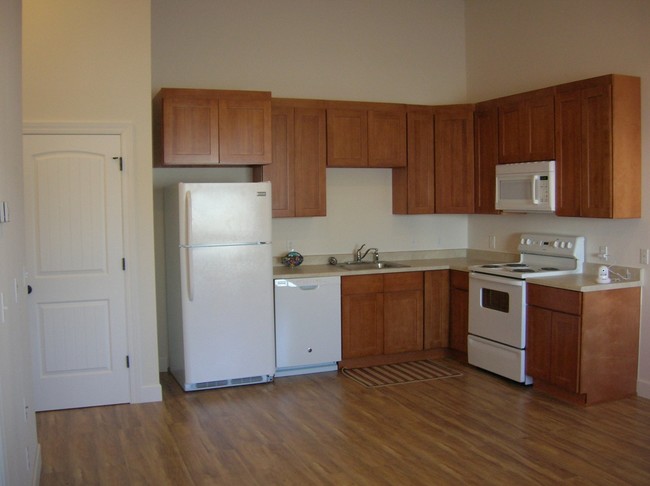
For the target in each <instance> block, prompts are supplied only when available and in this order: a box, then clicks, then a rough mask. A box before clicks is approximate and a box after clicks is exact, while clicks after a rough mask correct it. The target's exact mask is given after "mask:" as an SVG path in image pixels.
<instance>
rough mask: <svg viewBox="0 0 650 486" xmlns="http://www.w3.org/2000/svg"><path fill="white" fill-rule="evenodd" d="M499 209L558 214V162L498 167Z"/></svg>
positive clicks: (497, 206) (522, 163)
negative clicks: (556, 179) (556, 178)
mask: <svg viewBox="0 0 650 486" xmlns="http://www.w3.org/2000/svg"><path fill="white" fill-rule="evenodd" d="M495 208H496V209H500V210H502V211H511V212H522V213H523V212H538V213H552V212H555V161H554V160H545V161H541V162H521V163H517V164H499V165H497V166H496V201H495Z"/></svg>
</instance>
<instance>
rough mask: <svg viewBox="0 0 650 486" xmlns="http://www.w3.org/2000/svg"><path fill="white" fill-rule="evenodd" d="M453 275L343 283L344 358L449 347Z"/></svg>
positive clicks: (409, 274) (409, 275)
mask: <svg viewBox="0 0 650 486" xmlns="http://www.w3.org/2000/svg"><path fill="white" fill-rule="evenodd" d="M448 294H449V272H448V271H447V270H441V271H428V272H399V273H385V274H380V275H354V276H348V277H342V278H341V328H342V348H343V350H342V351H343V352H342V355H343V359H344V360H345V359H353V358H363V357H373V356H375V357H376V356H386V355H399V354H404V353H415V352H421V351H426V350H432V349H438V348H446V347H447V342H448V331H447V330H448V315H449V314H448V310H449V307H448V302H449V300H448Z"/></svg>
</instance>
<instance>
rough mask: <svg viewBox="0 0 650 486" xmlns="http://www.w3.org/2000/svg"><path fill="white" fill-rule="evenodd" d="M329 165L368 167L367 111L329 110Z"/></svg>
mask: <svg viewBox="0 0 650 486" xmlns="http://www.w3.org/2000/svg"><path fill="white" fill-rule="evenodd" d="M327 165H328V166H329V167H367V166H368V113H367V111H366V110H343V109H328V110H327Z"/></svg>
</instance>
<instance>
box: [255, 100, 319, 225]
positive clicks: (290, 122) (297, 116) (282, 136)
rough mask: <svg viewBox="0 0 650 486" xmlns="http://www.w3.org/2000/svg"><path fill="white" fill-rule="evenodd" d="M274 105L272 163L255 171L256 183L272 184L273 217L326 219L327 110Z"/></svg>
mask: <svg viewBox="0 0 650 486" xmlns="http://www.w3.org/2000/svg"><path fill="white" fill-rule="evenodd" d="M272 105H273V112H272V121H273V123H272V140H273V152H272V153H273V158H272V163H271V164H269V165H263V166H257V167H254V168H253V179H254V180H256V181H267V180H268V181H271V183H272V187H273V198H272V200H273V217H276V218H278V217H306V216H325V215H326V212H327V210H326V207H327V206H326V204H327V203H326V190H325V189H326V188H325V168H326V164H327V147H326V111H325V106H324V104H323V103H322V102H319V101H317V100H313V101H312V100H291V99H274V100H273V102H272Z"/></svg>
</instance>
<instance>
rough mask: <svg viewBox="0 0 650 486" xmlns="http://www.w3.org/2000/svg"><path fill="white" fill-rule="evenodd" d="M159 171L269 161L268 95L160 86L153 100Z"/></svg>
mask: <svg viewBox="0 0 650 486" xmlns="http://www.w3.org/2000/svg"><path fill="white" fill-rule="evenodd" d="M154 120H155V127H154V163H155V165H156V166H159V167H175V166H215V165H259V164H270V163H271V93H270V92H261V91H225V90H208V89H175V88H163V89H162V90H160V92H159V93H158V94H157V95H156V97H155V98H154Z"/></svg>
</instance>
